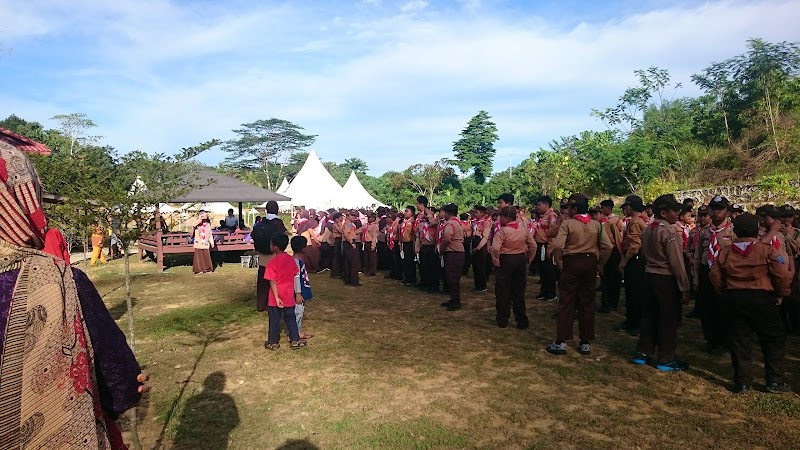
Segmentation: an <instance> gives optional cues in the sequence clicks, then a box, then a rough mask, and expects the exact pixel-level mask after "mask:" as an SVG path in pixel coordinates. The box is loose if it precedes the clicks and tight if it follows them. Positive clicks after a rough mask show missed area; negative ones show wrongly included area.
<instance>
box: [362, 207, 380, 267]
mask: <svg viewBox="0 0 800 450" xmlns="http://www.w3.org/2000/svg"><path fill="white" fill-rule="evenodd" d="M377 219H378V217H377V216H376V215H375V213H369V214H367V226H366V227H364V234H363V235H362V236H361V245H363V246H364V253H365V254H366V255H367V256H366V260H367V261H366V262H367V264H366V267H365V268H364V275H366V276H368V277H374V276H375V275H376V272H377V271H378V222H377Z"/></svg>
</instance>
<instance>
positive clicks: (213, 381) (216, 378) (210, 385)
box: [153, 329, 239, 450]
mask: <svg viewBox="0 0 800 450" xmlns="http://www.w3.org/2000/svg"><path fill="white" fill-rule="evenodd" d="M194 331H195V332H193V333H191V334H193V335H194V336H197V337H199V338H202V339H203V346H202V349H201V350H200V354H198V355H197V358H195V361H194V364H193V365H192V370H191V371H190V372H189V375H188V376H187V377H186V379H185V380H183V382H181V389H180V391H179V392H178V395H177V396H176V397H175V399H174V400H173V401H172V405H171V406H170V408H169V411H168V412H167V415H166V418H165V420H164V426H163V427H162V428H161V431H160V433H159V434H158V439H156V443H155V445H154V446H153V450H159V449H161V448H162V445H163V442H164V436H165V434H166V432H167V429H168V428H169V426H170V424H171V423H172V421H173V420H174V419H175V414H176V412H177V411H178V406H179V405H180V403H181V400H182V399H183V396H184V394H185V393H186V389H187V387H188V386H189V384H190V383H191V382H193V381H194V380H192V378H193V377H194V374H195V372H197V367H198V366H199V365H200V361H202V360H203V357H204V356H205V354H206V350H207V349H208V346H209V345H211V344H212V343H216V342H224V341H226V340H227V339H228V338H227V337H226V336H225V335H224V330H222V329H211V330H205V331H197V330H194ZM220 375H221V377H220ZM203 384H204V390H203V393H201V394H200V395H198V396H195V397H193V398H196V397H200V396H202V395H203V394H205V393H206V391H208V393H209V395H210V394H213V393H217V394H219V395H224V396H227V395H226V394H222V389H224V387H225V375H224V374H222V373H221V372H215V373H213V374H211V375H209V376H208V377H207V378H206V380H205V382H204V383H203ZM220 386H221V387H220ZM206 397H208V396H206ZM228 397H229V396H228ZM202 398H205V397H201V399H202ZM220 398H221V397H220ZM191 402H192V400H189V402H187V404H186V406H185V408H184V417H185V416H186V414H196V416H190V417H189V418H188V419H187V420H186V424H187V425H185V426H184V419H183V418H182V419H181V422H180V425H179V429H178V435H181V436H186V434H187V431H186V430H185V429H184V430H181V428H185V427H186V426H189V425H188V424H190V423H193V422H200V421H201V418H202V417H207V418H208V419H209V420H218V419H219V418H220V417H230V418H231V419H232V418H233V417H234V416H235V419H236V420H235V421H236V424H235V425H234V426H233V427H231V428H230V429H229V430H228V431H227V433H226V434H225V440H224V443H225V446H224V447H219V446H217V447H197V446H189V447H185V446H184V447H177V446H176V448H186V449H189V448H191V449H200V448H207V449H209V450H217V449H226V448H227V446H228V434H230V432H231V431H232V430H233V428H235V427H236V425H238V423H239V414H238V411H237V410H236V404H235V403H233V399H230V402H223V403H224V404H225V405H227V406H228V407H227V409H226V411H227V412H230V406H231V404H232V406H233V414H227V415H224V416H223V415H220V416H219V417H217V415H215V414H214V413H213V412H212V411H210V410H208V409H207V408H204V409H202V411H192V409H190V406H191V407H192V408H194V409H195V410H198V409H199V407H198V406H197V405H192V404H191ZM221 425H222V426H221V427H220V428H224V425H225V424H224V423H223V424H221ZM191 427H192V429H193V430H194V429H200V430H203V429H204V427H203V426H202V423H200V425H191ZM193 434H194V435H195V436H203V437H204V441H207V439H206V438H207V436H208V435H209V434H213V435H217V434H218V433H216V432H215V433H196V432H194V433H193ZM182 439H184V440H187V439H189V438H188V437H187V438H183V437H182ZM211 441H212V442H213V443H218V442H217V441H215V440H214V439H213V438H212V439H211ZM176 442H177V437H176Z"/></svg>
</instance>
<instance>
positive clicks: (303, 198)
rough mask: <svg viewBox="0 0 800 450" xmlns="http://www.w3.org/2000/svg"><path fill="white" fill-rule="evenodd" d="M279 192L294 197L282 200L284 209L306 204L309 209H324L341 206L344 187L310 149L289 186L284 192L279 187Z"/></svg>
mask: <svg viewBox="0 0 800 450" xmlns="http://www.w3.org/2000/svg"><path fill="white" fill-rule="evenodd" d="M284 181H285V180H284ZM282 186H283V183H281V187H282ZM278 192H279V193H280V194H281V195H284V196H286V197H289V198H291V199H292V200H291V201H287V202H281V203H285V204H286V205H285V206H284V209H286V208H288V207H290V206H305V207H306V208H307V209H312V208H313V209H317V210H323V209H328V208H335V207H338V206H340V205H338V204H337V201H338V200H339V199H340V198H341V192H342V187H341V186H339V183H337V182H336V180H334V179H333V177H332V176H331V174H330V173H328V170H327V169H326V168H325V166H323V165H322V161H320V160H319V157H318V156H317V152H315V151H314V150H309V152H308V159H306V162H305V164H303V167H302V168H301V169H300V171H299V172H297V175H296V176H295V177H294V180H292V182H291V183H290V184H289V187H288V188H287V189H286V191H284V192H281V189H280V188H278ZM264 206H266V204H265V205H264Z"/></svg>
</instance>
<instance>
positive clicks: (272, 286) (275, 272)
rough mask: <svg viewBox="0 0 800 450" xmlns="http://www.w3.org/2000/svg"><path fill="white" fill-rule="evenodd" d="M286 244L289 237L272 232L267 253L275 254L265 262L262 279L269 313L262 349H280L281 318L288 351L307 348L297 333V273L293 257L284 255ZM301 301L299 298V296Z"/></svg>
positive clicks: (298, 294)
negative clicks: (264, 281)
mask: <svg viewBox="0 0 800 450" xmlns="http://www.w3.org/2000/svg"><path fill="white" fill-rule="evenodd" d="M288 245H289V236H287V235H286V234H285V233H275V234H274V235H273V236H272V240H271V245H270V250H271V251H272V254H273V255H275V256H274V257H273V258H272V259H271V260H270V261H269V263H267V267H266V270H265V271H264V279H266V280H269V296H268V299H267V313H268V314H269V333H268V334H269V335H268V337H267V339H268V340H267V342H265V343H264V348H266V349H269V350H277V349H279V348H280V347H281V344H280V342H279V341H280V337H281V318H283V321H284V322H286V328H288V330H289V340H290V342H291V344H290V348H291V349H299V348H303V347H305V346H306V343H305V341H301V340H300V333H299V332H298V330H297V319H296V318H295V314H294V309H295V303H296V297H298V296H300V295H301V294H300V293H299V292H295V282H294V279H295V277H296V276H298V275H299V274H300V271H299V269H298V268H297V264H296V263H295V262H294V258H292V257H291V256H289V255H288V254H286V253H285V250H286V247H287V246H288ZM300 298H301V299H302V297H300Z"/></svg>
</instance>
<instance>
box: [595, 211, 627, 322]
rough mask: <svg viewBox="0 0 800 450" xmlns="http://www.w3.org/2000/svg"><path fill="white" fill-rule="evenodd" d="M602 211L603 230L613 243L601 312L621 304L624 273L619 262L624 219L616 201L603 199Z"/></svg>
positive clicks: (608, 310)
mask: <svg viewBox="0 0 800 450" xmlns="http://www.w3.org/2000/svg"><path fill="white" fill-rule="evenodd" d="M600 212H601V213H603V216H602V217H601V218H600V223H602V224H603V231H604V232H605V233H606V234H608V238H609V240H611V245H613V246H614V248H613V249H612V250H611V257H610V258H608V262H607V263H606V265H605V267H604V268H603V278H602V282H601V283H602V285H601V286H602V292H603V296H602V302H601V305H602V306H601V307H600V309H599V310H598V311H599V312H601V313H609V312H611V311H616V310H617V306H618V305H619V293H620V290H621V289H622V273H621V272H620V271H619V263H620V261H622V219H620V218H619V216H617V215H616V214H614V202H613V201H612V200H610V199H609V200H603V201H602V202H600Z"/></svg>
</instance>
